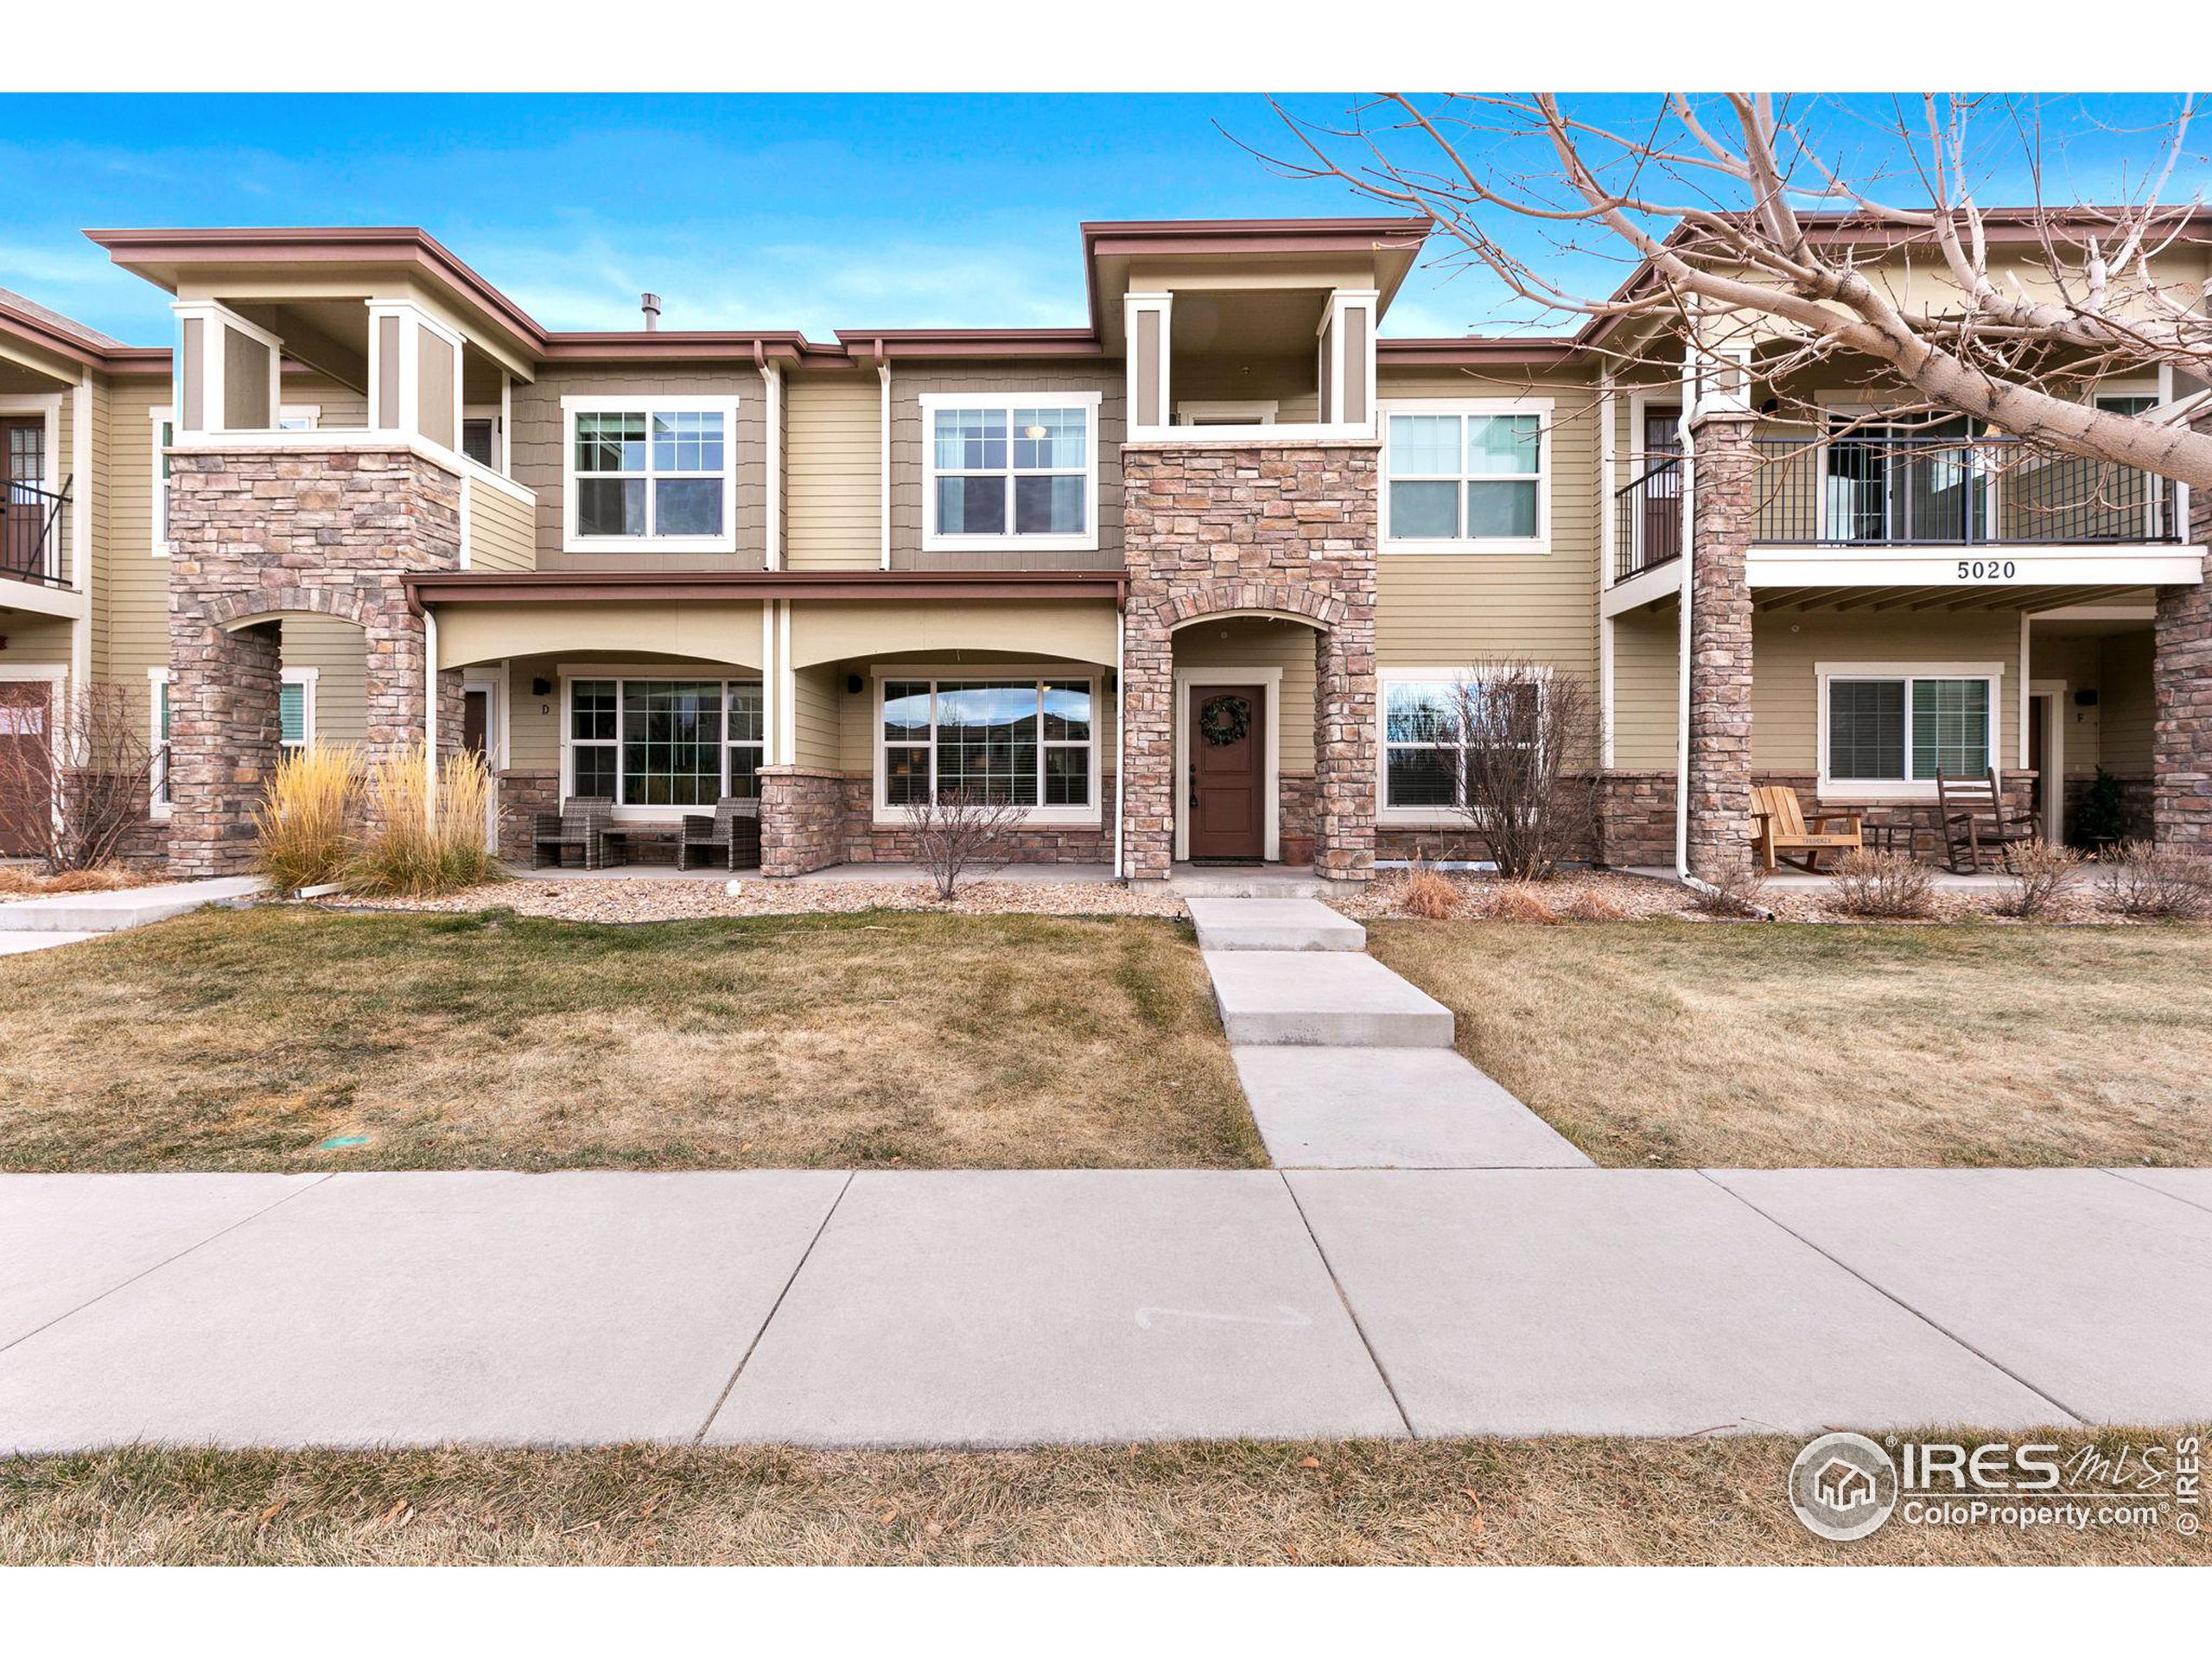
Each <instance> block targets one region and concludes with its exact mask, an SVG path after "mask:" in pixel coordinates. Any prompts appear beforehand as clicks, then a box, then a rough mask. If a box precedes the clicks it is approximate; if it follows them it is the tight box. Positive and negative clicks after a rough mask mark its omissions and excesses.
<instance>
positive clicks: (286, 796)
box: [253, 743, 361, 893]
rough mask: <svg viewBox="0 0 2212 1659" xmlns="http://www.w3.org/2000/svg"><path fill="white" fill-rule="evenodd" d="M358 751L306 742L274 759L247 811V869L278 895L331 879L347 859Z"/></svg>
mask: <svg viewBox="0 0 2212 1659" xmlns="http://www.w3.org/2000/svg"><path fill="white" fill-rule="evenodd" d="M360 798H361V751H360V750H359V748H358V747H355V746H354V745H353V744H351V743H311V744H308V746H307V747H304V748H298V749H291V750H288V751H286V752H285V753H283V754H282V755H280V756H279V757H278V758H277V770H276V771H275V772H272V773H271V774H270V779H269V784H268V787H267V788H266V789H265V790H264V791H263V795H262V799H261V804H260V805H258V806H257V807H255V808H254V810H253V833H254V844H253V868H254V869H255V870H256V871H257V873H258V874H260V875H261V876H262V877H263V878H264V880H267V881H268V883H269V885H270V887H274V888H275V889H276V890H277V892H279V893H297V892H299V891H300V889H301V888H302V887H321V886H323V885H325V884H326V883H329V882H333V881H335V880H338V879H339V878H340V876H341V875H343V874H345V872H346V864H347V861H349V860H350V859H352V857H353V847H354V839H355V836H354V819H355V817H357V816H358V814H359V808H360Z"/></svg>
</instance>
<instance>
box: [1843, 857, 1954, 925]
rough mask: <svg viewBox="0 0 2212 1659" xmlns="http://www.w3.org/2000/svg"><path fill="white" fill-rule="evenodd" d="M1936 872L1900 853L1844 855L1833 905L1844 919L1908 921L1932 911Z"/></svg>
mask: <svg viewBox="0 0 2212 1659" xmlns="http://www.w3.org/2000/svg"><path fill="white" fill-rule="evenodd" d="M1935 891H1936V872H1935V871H1934V870H1932V869H1930V868H1929V867H1928V866H1927V865H1925V864H1923V863H1922V862H1921V861H1919V860H1918V859H1916V858H1910V857H1907V856H1906V855H1904V854H1903V853H1877V852H1858V853H1846V854H1845V855H1844V857H1843V862H1842V863H1841V864H1840V865H1838V866H1837V867H1836V874H1835V896H1834V899H1833V900H1832V902H1833V903H1834V906H1835V908H1836V909H1838V910H1839V911H1841V912H1843V913H1844V914H1845V915H1847V916H1866V917H1873V918H1882V919H1886V920H1892V921H1897V920H1910V919H1912V918H1916V917H1922V916H1925V915H1927V914H1929V912H1930V911H1931V910H1933V909H1934V907H1935V906H1934V903H1933V895H1934V893H1935Z"/></svg>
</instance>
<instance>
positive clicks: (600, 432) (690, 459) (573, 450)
mask: <svg viewBox="0 0 2212 1659" xmlns="http://www.w3.org/2000/svg"><path fill="white" fill-rule="evenodd" d="M567 410H568V420H569V443H568V474H567V482H568V494H569V545H570V546H571V547H575V546H577V545H579V544H581V545H582V546H584V547H591V546H613V545H620V546H627V547H632V548H639V549H646V550H655V549H667V550H683V549H686V548H689V549H695V550H704V551H721V550H728V549H730V548H733V547H734V545H735V531H734V517H733V515H734V511H735V504H734V500H733V496H734V479H735V476H736V469H735V462H734V448H735V442H734V441H735V436H736V434H735V430H734V429H735V426H736V420H737V404H736V402H735V401H734V399H732V400H722V401H716V400H705V399H701V400H682V401H677V402H645V401H642V400H641V401H639V402H638V403H636V404H620V403H609V402H606V401H603V400H598V399H590V400H575V399H570V400H568V403H567Z"/></svg>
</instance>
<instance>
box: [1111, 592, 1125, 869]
mask: <svg viewBox="0 0 2212 1659" xmlns="http://www.w3.org/2000/svg"><path fill="white" fill-rule="evenodd" d="M1127 626H1128V618H1127V617H1126V616H1125V615H1124V614H1123V613H1122V612H1121V611H1120V610H1118V609H1117V610H1116V611H1115V613H1114V698H1115V704H1114V879H1115V880H1116V881H1119V880H1121V879H1122V802H1123V801H1125V800H1127V799H1128V792H1129V693H1128V676H1127V674H1126V672H1125V671H1126V669H1127V667H1128V664H1127V663H1126V662H1125V661H1124V660H1123V649H1122V647H1123V633H1124V630H1125V629H1126V627H1127Z"/></svg>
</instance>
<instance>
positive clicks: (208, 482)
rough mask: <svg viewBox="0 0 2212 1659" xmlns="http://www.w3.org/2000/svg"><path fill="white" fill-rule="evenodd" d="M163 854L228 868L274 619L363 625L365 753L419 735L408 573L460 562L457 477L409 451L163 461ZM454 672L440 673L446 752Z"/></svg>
mask: <svg viewBox="0 0 2212 1659" xmlns="http://www.w3.org/2000/svg"><path fill="white" fill-rule="evenodd" d="M168 529H169V536H170V541H171V548H172V550H171V555H170V558H169V569H168V583H169V658H170V662H169V666H170V673H171V685H170V693H169V695H170V705H169V706H170V741H169V779H170V784H169V798H170V801H171V811H172V816H171V818H170V823H169V837H168V840H169V856H170V861H171V864H172V867H173V868H175V871H176V872H177V873H178V874H185V875H195V876H199V875H232V874H239V873H241V872H243V871H244V870H245V869H246V868H248V867H249V865H250V864H251V859H252V853H253V827H252V818H253V810H254V808H255V807H256V806H257V804H259V801H260V798H261V787H262V785H263V783H264V781H265V780H266V779H267V776H268V773H269V772H270V768H271V767H273V766H274V765H275V763H276V754H277V685H278V683H279V677H280V672H281V670H280V664H279V650H278V643H277V641H278V632H277V630H278V619H281V618H283V617H285V616H331V617H336V618H338V619H340V620H342V621H346V622H351V623H353V624H354V625H355V626H358V627H359V628H360V630H361V634H362V646H363V650H364V652H365V683H366V690H367V711H366V728H365V738H366V740H367V745H366V747H367V749H368V752H369V755H370V758H371V759H372V760H373V759H375V758H376V757H377V756H378V755H380V754H385V753H391V752H392V751H394V750H396V749H400V748H404V747H410V746H411V745H413V744H415V743H416V742H418V741H421V739H422V737H423V730H424V726H425V721H424V715H425V707H424V700H425V687H426V677H427V671H428V667H429V656H428V639H427V631H426V628H425V626H424V623H423V618H422V617H421V616H420V615H418V614H417V613H416V612H414V611H413V610H411V609H410V607H409V606H408V603H407V591H406V580H407V578H408V577H409V576H410V575H415V574H417V573H422V572H428V571H436V570H453V569H459V568H460V563H461V480H460V477H459V475H458V474H455V473H453V472H451V471H449V470H448V469H447V468H446V467H442V466H440V465H438V464H437V463H435V462H434V461H429V460H427V459H425V458H423V456H420V455H417V454H414V453H413V452H412V451H411V450H407V449H404V448H401V449H350V448H347V449H289V448H288V449H277V450H238V451H211V450H196V451H188V452H181V453H179V454H176V455H175V456H173V457H172V460H171V465H170V474H169V511H168ZM437 696H438V732H439V748H440V750H441V752H442V753H454V751H456V750H457V749H458V748H459V747H460V743H461V706H462V700H461V675H460V674H459V672H457V671H452V670H447V671H442V672H441V673H440V674H439V676H438V690H437Z"/></svg>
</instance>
